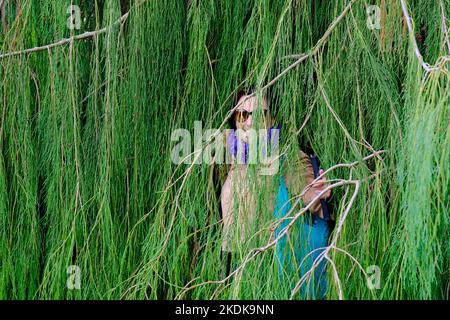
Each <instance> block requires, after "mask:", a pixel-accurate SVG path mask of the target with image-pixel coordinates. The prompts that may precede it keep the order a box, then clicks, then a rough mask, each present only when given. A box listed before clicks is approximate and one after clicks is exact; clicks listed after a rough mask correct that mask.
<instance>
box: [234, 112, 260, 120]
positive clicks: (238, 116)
mask: <svg viewBox="0 0 450 320" xmlns="http://www.w3.org/2000/svg"><path fill="white" fill-rule="evenodd" d="M263 112H264V117H265V116H266V112H267V110H263ZM252 113H253V111H246V110H236V111H234V119H235V120H236V122H245V121H247V119H248V117H250V116H251V115H252Z"/></svg>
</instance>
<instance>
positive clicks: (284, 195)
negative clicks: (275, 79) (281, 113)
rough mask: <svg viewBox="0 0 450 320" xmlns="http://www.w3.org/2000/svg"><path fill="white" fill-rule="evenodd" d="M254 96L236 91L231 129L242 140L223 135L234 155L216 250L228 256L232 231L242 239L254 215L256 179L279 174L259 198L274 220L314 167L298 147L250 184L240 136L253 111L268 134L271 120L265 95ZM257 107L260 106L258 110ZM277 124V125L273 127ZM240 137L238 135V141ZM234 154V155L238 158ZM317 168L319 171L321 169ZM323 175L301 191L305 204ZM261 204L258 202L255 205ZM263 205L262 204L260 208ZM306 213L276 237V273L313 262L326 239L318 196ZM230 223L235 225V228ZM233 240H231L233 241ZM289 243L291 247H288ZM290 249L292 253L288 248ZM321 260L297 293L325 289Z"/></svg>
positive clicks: (251, 124)
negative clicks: (274, 172)
mask: <svg viewBox="0 0 450 320" xmlns="http://www.w3.org/2000/svg"><path fill="white" fill-rule="evenodd" d="M261 100H262V101H259V100H258V98H257V96H255V95H249V94H245V93H240V94H238V98H237V106H236V108H235V111H234V114H233V117H232V119H231V120H232V124H231V125H232V127H233V129H240V130H242V132H243V133H244V134H242V135H241V136H240V139H241V140H243V143H237V141H236V140H237V139H236V135H235V134H234V132H235V131H232V132H231V134H230V135H229V136H228V137H227V147H228V149H229V150H228V152H229V153H230V154H231V155H232V157H234V160H235V161H234V162H233V163H232V164H231V168H230V171H229V173H228V176H227V178H226V180H225V183H224V185H223V186H222V192H221V207H222V215H223V242H222V251H224V252H225V253H226V255H227V258H228V259H230V255H231V252H233V234H234V232H237V233H238V234H239V237H238V240H239V241H240V242H241V243H244V242H245V241H246V239H248V238H249V237H250V236H251V234H250V235H249V234H248V232H246V231H248V230H249V229H251V228H250V227H249V226H252V225H254V223H255V222H256V221H258V220H259V219H258V218H259V217H258V214H260V213H261V210H258V208H257V205H256V202H255V200H256V199H257V198H260V197H261V192H260V190H261V188H260V187H261V185H262V184H261V183H259V182H261V181H264V182H267V179H272V181H273V179H274V178H275V177H277V178H278V177H279V179H277V180H276V181H273V182H275V189H274V190H272V189H271V188H270V184H266V186H267V189H268V192H266V194H265V196H266V198H265V199H264V200H263V202H264V204H265V205H266V208H265V209H266V210H268V211H269V212H270V213H271V214H272V213H273V215H274V217H275V218H276V219H277V220H278V219H281V218H283V217H284V216H286V215H287V214H288V212H289V211H290V209H291V203H290V199H292V198H294V197H295V198H297V196H299V195H300V194H301V193H302V191H303V190H304V188H305V187H306V186H307V185H309V184H310V183H311V182H312V181H313V180H314V173H313V169H312V165H311V162H310V159H309V157H308V156H307V155H306V154H305V153H303V152H301V151H300V152H299V153H298V154H296V155H295V156H291V157H282V159H281V162H282V165H281V166H280V170H281V172H280V174H278V175H276V176H272V177H270V176H259V177H257V178H256V179H253V181H257V184H259V186H258V185H255V184H254V183H253V184H252V183H251V182H250V179H249V166H248V153H249V152H248V151H249V150H248V149H249V144H248V140H246V138H247V136H246V134H245V133H249V132H251V129H254V128H255V121H254V120H255V116H256V114H263V117H262V121H260V122H262V127H263V128H269V129H268V130H269V136H270V135H271V133H273V131H271V130H273V129H274V128H272V125H273V120H272V118H271V116H270V113H269V105H268V101H267V99H265V98H263V99H261ZM261 111H262V112H261ZM278 129H279V127H278ZM277 132H278V131H277ZM240 142H241V141H240ZM236 146H241V147H242V148H243V149H244V150H243V152H240V153H239V152H237V150H236V149H237V148H236ZM239 160H240V161H239ZM322 172H323V171H321V173H322ZM325 183H326V181H325V178H322V179H321V180H319V181H317V182H316V183H315V184H314V185H312V187H311V188H310V189H308V191H307V192H305V194H304V195H303V196H302V201H303V205H307V204H309V203H310V202H311V201H312V200H313V199H314V198H315V197H316V196H317V195H318V194H319V193H320V192H321V191H322V190H323V189H324V188H325ZM329 196H330V191H327V192H326V193H324V194H323V195H322V196H321V197H320V199H326V198H328V197H329ZM260 208H261V207H260ZM262 209H264V208H262ZM311 212H313V214H312V215H305V216H303V217H301V218H300V219H299V220H298V223H297V224H296V225H295V228H294V229H293V230H295V234H292V230H290V232H288V234H287V235H285V236H283V237H282V238H281V239H280V240H279V241H278V243H277V246H276V251H277V257H278V263H279V270H280V274H285V272H300V273H301V274H304V272H306V271H307V270H309V269H310V268H311V266H312V265H313V262H314V259H315V258H316V257H317V256H318V254H320V250H316V251H314V250H315V249H317V248H321V247H324V246H326V245H327V242H328V237H329V233H330V228H329V226H328V223H327V221H325V220H324V219H323V212H322V209H321V204H320V200H319V199H318V200H316V201H315V202H314V203H312V204H311ZM288 223H289V221H288V220H284V221H282V223H281V224H280V226H279V227H278V229H277V230H276V233H275V236H277V235H278V234H279V233H280V232H281V231H282V230H283V228H284V227H286V225H287V224H288ZM235 229H236V230H235ZM235 242H236V241H235ZM292 248H293V250H292ZM292 251H293V252H294V255H292V253H291V252H292ZM311 251H313V253H312V254H310V255H309V257H308V258H306V259H305V261H304V263H303V264H302V265H301V266H300V263H301V262H302V260H303V258H304V257H306V256H307V255H308V254H309V253H310V252H311ZM325 271H326V270H325V265H324V263H321V264H319V265H318V266H316V268H315V271H314V272H313V274H312V275H313V283H310V284H311V285H310V286H304V287H302V291H301V293H302V295H303V296H304V297H307V298H323V297H324V295H325V291H326V282H325Z"/></svg>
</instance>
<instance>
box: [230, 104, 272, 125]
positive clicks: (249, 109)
mask: <svg viewBox="0 0 450 320" xmlns="http://www.w3.org/2000/svg"><path fill="white" fill-rule="evenodd" d="M237 104H238V107H237V108H236V110H235V111H234V120H235V122H236V129H241V130H244V131H247V130H249V129H250V128H251V127H252V118H253V116H254V114H255V113H254V112H255V111H256V110H257V108H258V107H259V108H261V107H262V108H263V110H268V106H267V101H266V100H265V99H264V100H263V103H262V104H260V105H259V106H258V100H257V97H256V96H252V97H249V96H247V95H246V96H242V97H241V98H240V99H239V101H238V103H237Z"/></svg>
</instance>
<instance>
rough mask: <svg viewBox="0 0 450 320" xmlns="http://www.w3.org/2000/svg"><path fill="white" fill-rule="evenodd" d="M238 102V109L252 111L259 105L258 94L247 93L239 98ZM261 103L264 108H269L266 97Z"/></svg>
mask: <svg viewBox="0 0 450 320" xmlns="http://www.w3.org/2000/svg"><path fill="white" fill-rule="evenodd" d="M237 104H238V107H237V109H239V110H245V111H249V112H251V111H253V110H256V108H257V107H258V98H257V97H256V96H251V97H249V96H248V95H245V96H242V97H241V98H240V99H239V101H238V103H237ZM261 105H262V108H263V109H265V110H267V109H268V106H267V101H266V99H263V101H262V103H261Z"/></svg>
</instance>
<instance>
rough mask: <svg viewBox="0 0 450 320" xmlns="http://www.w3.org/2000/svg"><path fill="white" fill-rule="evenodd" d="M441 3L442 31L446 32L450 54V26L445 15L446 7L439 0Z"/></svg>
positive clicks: (445, 38) (445, 37) (449, 52)
mask: <svg viewBox="0 0 450 320" xmlns="http://www.w3.org/2000/svg"><path fill="white" fill-rule="evenodd" d="M439 5H440V8H441V18H442V33H443V34H444V43H447V49H448V54H450V37H449V34H448V31H449V28H448V27H447V18H446V17H445V8H444V3H443V2H442V0H439Z"/></svg>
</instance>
